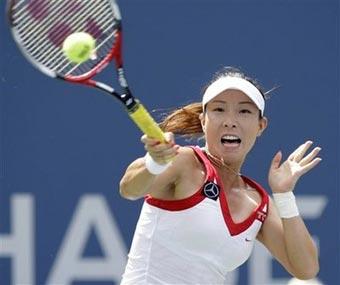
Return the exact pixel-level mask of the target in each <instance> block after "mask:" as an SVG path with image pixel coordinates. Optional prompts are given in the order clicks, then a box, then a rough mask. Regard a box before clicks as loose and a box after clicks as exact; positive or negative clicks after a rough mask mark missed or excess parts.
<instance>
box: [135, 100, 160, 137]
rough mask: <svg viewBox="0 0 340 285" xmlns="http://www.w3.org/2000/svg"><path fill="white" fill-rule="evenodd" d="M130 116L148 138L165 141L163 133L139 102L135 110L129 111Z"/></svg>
mask: <svg viewBox="0 0 340 285" xmlns="http://www.w3.org/2000/svg"><path fill="white" fill-rule="evenodd" d="M129 116H130V118H131V119H132V120H133V121H134V122H135V123H136V125H137V126H138V127H139V128H140V129H141V131H142V132H143V133H144V134H146V135H147V136H148V137H150V138H155V139H158V140H160V141H161V142H164V141H165V137H164V133H163V131H162V130H161V128H160V127H159V126H158V124H157V123H156V122H155V120H154V119H153V118H152V117H151V115H150V114H149V112H148V111H147V110H146V109H145V108H144V106H143V105H142V104H141V103H139V102H138V103H137V105H136V106H134V108H133V110H131V111H129Z"/></svg>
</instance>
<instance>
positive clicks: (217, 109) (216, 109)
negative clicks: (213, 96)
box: [213, 107, 224, 112]
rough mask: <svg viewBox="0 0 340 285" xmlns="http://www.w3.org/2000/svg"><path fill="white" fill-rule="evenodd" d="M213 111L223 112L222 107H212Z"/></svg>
mask: <svg viewBox="0 0 340 285" xmlns="http://www.w3.org/2000/svg"><path fill="white" fill-rule="evenodd" d="M213 111H214V112H224V109H223V108H222V107H215V108H214V109H213Z"/></svg>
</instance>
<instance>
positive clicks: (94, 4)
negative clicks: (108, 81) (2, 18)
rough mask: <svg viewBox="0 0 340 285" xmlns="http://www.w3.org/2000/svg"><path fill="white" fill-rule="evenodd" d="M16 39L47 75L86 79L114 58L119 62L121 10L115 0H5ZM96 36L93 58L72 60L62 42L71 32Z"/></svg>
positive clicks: (29, 58) (26, 55)
mask: <svg viewBox="0 0 340 285" xmlns="http://www.w3.org/2000/svg"><path fill="white" fill-rule="evenodd" d="M7 16H8V19H9V24H10V28H11V32H12V35H13V38H14V39H15V42H16V43H17V45H18V47H19V48H20V50H21V52H22V53H23V55H24V56H25V57H26V58H27V60H28V61H29V62H31V64H32V65H33V66H35V67H36V68H38V69H39V70H40V71H41V72H43V73H44V74H46V75H48V76H50V77H61V78H63V79H65V80H68V81H76V82H77V81H79V82H80V81H86V80H88V79H89V78H92V77H93V76H94V75H96V74H97V73H98V72H100V71H101V70H103V69H104V68H105V66H106V65H107V64H108V63H109V62H110V61H111V60H112V59H115V62H116V65H117V67H121V65H122V56H121V14H120V11H119V8H118V5H117V3H116V1H114V0H8V1H7ZM75 32H87V33H89V34H90V35H92V37H93V38H94V39H95V40H96V48H95V54H96V57H95V58H93V57H92V58H91V59H88V60H87V61H85V62H83V63H79V64H78V63H73V62H72V61H70V60H69V59H68V58H67V57H66V56H65V54H64V52H63V50H62V45H63V42H64V40H65V39H66V38H67V37H68V36H69V35H70V34H72V33H75Z"/></svg>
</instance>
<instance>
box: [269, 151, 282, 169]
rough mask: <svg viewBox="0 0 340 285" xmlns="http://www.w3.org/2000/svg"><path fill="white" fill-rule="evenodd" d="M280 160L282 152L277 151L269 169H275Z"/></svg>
mask: <svg viewBox="0 0 340 285" xmlns="http://www.w3.org/2000/svg"><path fill="white" fill-rule="evenodd" d="M281 159H282V152H281V151H278V152H277V153H276V154H275V156H274V157H273V160H272V163H271V167H270V168H271V169H277V168H279V166H280V163H281Z"/></svg>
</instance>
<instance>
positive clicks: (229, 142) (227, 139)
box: [221, 135, 242, 146]
mask: <svg viewBox="0 0 340 285" xmlns="http://www.w3.org/2000/svg"><path fill="white" fill-rule="evenodd" d="M241 141H242V140H241V139H240V138H239V137H238V136H236V135H224V136H222V138H221V143H222V144H223V145H224V146H238V145H240V143H241Z"/></svg>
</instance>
